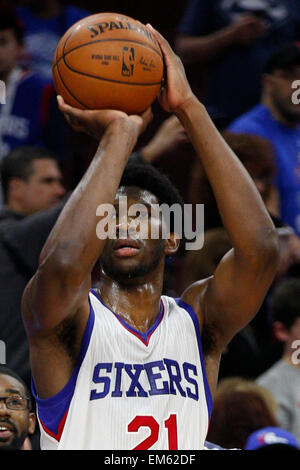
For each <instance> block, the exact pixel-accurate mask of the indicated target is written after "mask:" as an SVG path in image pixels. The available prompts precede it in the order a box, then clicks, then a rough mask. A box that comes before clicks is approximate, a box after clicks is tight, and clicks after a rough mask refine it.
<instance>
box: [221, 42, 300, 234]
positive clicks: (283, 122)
mask: <svg viewBox="0 0 300 470" xmlns="http://www.w3.org/2000/svg"><path fill="white" fill-rule="evenodd" d="M299 79H300V47H299V45H298V44H294V43H293V44H291V45H287V46H283V47H282V48H280V50H278V51H277V52H276V53H274V54H272V56H271V57H270V59H269V60H268V61H267V63H266V65H265V69H264V76H263V94H262V101H261V103H260V104H258V105H257V106H255V107H254V108H252V109H251V110H250V111H249V112H247V113H245V114H243V115H242V116H240V117H239V118H238V119H236V120H235V121H234V122H233V123H231V125H230V126H229V129H230V130H231V131H232V132H236V133H244V132H246V133H248V134H254V135H258V136H261V137H264V138H266V139H268V140H269V142H271V144H272V145H273V149H274V151H275V161H276V176H275V185H276V187H277V190H278V194H279V203H280V212H281V213H280V216H281V219H282V220H283V222H284V223H285V224H288V225H290V226H291V227H292V228H293V229H294V230H295V231H296V232H297V234H298V235H300V105H299V104H297V102H298V101H299V100H298V97H297V95H298V94H299V93H298V91H299V90H298V91H297V89H294V88H293V86H294V85H295V84H296V85H297V81H298V80H299Z"/></svg>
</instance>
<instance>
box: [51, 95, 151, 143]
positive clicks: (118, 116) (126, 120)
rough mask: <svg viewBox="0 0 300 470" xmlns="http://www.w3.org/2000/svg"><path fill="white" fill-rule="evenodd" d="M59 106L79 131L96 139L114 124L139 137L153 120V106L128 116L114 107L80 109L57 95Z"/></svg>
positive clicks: (69, 121) (73, 126)
mask: <svg viewBox="0 0 300 470" xmlns="http://www.w3.org/2000/svg"><path fill="white" fill-rule="evenodd" d="M57 102H58V107H59V109H60V111H61V112H62V113H63V114H64V116H65V118H66V120H67V122H68V123H69V124H70V126H71V127H72V128H73V129H74V130H75V131H77V132H84V133H86V134H88V135H90V136H91V137H94V138H95V139H101V138H102V136H103V133H104V132H105V131H106V130H107V129H108V128H112V126H122V128H123V129H124V130H126V131H127V132H128V133H129V134H131V135H132V136H134V137H135V138H138V137H139V135H140V134H141V133H142V132H144V130H145V129H146V127H147V125H148V124H149V123H150V122H151V120H152V117H153V116H152V111H151V108H148V109H147V110H146V111H145V112H144V113H143V114H141V115H132V116H128V115H127V114H126V113H124V112H123V111H118V110H114V109H101V110H100V109H99V110H90V109H86V110H83V109H78V108H73V107H72V106H70V105H68V104H67V103H65V102H64V100H63V98H62V96H60V95H59V96H58V97H57Z"/></svg>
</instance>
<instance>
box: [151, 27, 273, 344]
mask: <svg viewBox="0 0 300 470" xmlns="http://www.w3.org/2000/svg"><path fill="white" fill-rule="evenodd" d="M148 27H149V28H150V30H151V32H152V34H153V35H154V36H155V37H156V39H157V41H158V42H159V44H160V46H161V49H162V51H163V54H164V59H165V65H166V71H167V80H166V87H165V89H164V90H163V92H162V94H161V97H160V102H161V105H162V106H163V108H164V109H165V110H167V111H170V112H173V113H174V114H176V115H177V117H178V118H179V119H180V121H181V123H182V124H183V126H184V127H185V130H186V132H187V134H188V136H189V138H190V140H191V142H192V143H193V146H194V148H195V150H196V152H197V155H198V157H199V158H200V159H201V163H202V164H203V166H204V168H205V171H206V174H207V176H208V178H209V181H210V184H211V186H212V188H213V191H214V194H215V197H216V201H217V204H218V208H219V211H220V214H221V217H222V220H223V223H224V226H225V228H226V230H227V233H228V235H229V237H230V241H231V243H232V246H233V249H232V250H231V251H230V252H229V253H228V254H227V255H226V256H225V257H224V258H223V260H222V261H221V262H220V264H219V265H218V267H217V269H216V272H215V274H214V276H212V277H211V278H209V279H207V280H205V281H204V282H203V281H202V282H199V283H196V284H195V285H193V286H191V287H190V288H189V289H188V290H187V291H186V292H185V293H184V299H185V300H186V301H187V302H188V303H191V304H192V306H193V307H194V308H195V309H196V310H197V313H198V314H199V319H200V324H201V326H202V325H203V322H204V323H205V324H206V325H210V326H212V327H213V331H214V338H215V342H216V348H217V349H218V350H219V351H221V350H222V349H223V348H224V346H225V345H226V344H227V343H228V342H229V341H230V339H231V338H232V336H233V335H234V334H235V333H237V331H239V330H240V329H242V328H243V327H244V326H245V325H246V324H247V323H249V321H250V320H251V319H252V317H253V316H254V315H255V314H256V312H257V310H258V309H259V306H260V304H261V302H262V301H263V299H264V297H265V295H266V292H267V290H268V288H269V286H270V284H271V282H272V280H273V278H274V275H275V272H276V268H277V263H278V239H277V234H276V231H275V228H274V226H273V223H272V221H271V219H270V217H269V215H268V213H267V211H266V209H265V206H264V204H263V201H262V199H261V197H260V195H259V193H258V191H257V190H256V188H255V185H254V184H253V182H252V179H251V178H250V176H249V174H248V173H247V171H246V170H245V169H244V167H243V166H242V164H241V163H240V161H239V160H238V158H237V157H236V155H235V154H234V153H233V151H232V150H231V149H230V147H229V146H228V145H227V144H226V142H225V141H224V139H223V138H222V136H221V135H220V133H219V132H218V131H217V129H216V128H215V126H214V124H213V123H212V121H211V119H210V117H209V115H208V113H207V112H206V109H205V108H204V106H203V105H202V104H201V103H199V101H198V100H197V98H196V97H195V96H194V94H193V93H192V90H191V89H190V86H189V84H188V82H187V80H186V76H185V72H184V68H183V66H182V63H181V61H180V59H179V58H178V57H177V56H176V55H175V54H174V52H173V51H172V49H171V47H170V46H169V44H168V42H167V41H166V40H165V39H164V38H163V37H162V36H161V35H160V34H159V33H158V32H157V31H155V30H153V28H151V26H149V25H148ZM199 202H201V201H199Z"/></svg>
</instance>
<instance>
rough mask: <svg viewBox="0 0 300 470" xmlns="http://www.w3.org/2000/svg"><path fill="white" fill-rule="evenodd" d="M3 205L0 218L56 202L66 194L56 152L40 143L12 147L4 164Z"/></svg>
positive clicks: (19, 214) (22, 214) (2, 172)
mask: <svg viewBox="0 0 300 470" xmlns="http://www.w3.org/2000/svg"><path fill="white" fill-rule="evenodd" d="M1 183H2V188H3V200H4V204H5V205H4V207H3V208H2V209H0V221H2V220H5V219H8V218H21V217H24V216H26V215H29V214H32V213H34V212H37V211H40V210H43V209H48V208H49V207H52V206H55V205H56V204H58V202H59V201H60V200H61V198H62V196H63V195H64V194H65V189H64V187H63V185H62V173H61V171H60V168H59V166H58V161H57V157H56V155H54V154H53V153H52V152H51V151H50V150H48V149H45V148H39V147H30V146H21V147H18V148H16V149H14V150H12V151H11V152H10V153H9V154H8V155H6V157H5V158H4V159H3V161H2V164H1Z"/></svg>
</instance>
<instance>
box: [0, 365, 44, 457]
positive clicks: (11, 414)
mask: <svg viewBox="0 0 300 470" xmlns="http://www.w3.org/2000/svg"><path fill="white" fill-rule="evenodd" d="M0 397H1V398H0V450H32V448H33V447H34V446H32V443H31V437H32V435H33V433H34V430H35V424H36V416H35V413H34V412H33V411H32V403H31V399H30V394H29V391H28V388H27V386H26V384H25V383H24V382H23V381H22V379H21V378H20V377H19V376H18V375H17V374H16V373H15V372H13V371H12V370H10V369H8V368H6V367H2V366H1V367H0Z"/></svg>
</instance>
